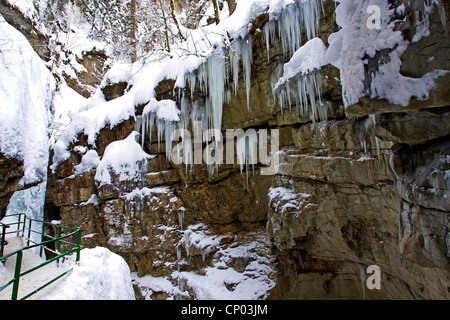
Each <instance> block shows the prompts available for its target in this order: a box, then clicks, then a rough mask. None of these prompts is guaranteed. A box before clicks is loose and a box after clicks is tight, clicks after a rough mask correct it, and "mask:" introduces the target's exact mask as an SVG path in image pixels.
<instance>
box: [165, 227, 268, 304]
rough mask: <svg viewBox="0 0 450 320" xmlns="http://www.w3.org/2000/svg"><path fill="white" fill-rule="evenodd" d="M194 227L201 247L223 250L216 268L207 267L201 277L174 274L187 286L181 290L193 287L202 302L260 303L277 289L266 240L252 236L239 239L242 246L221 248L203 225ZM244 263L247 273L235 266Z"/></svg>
mask: <svg viewBox="0 0 450 320" xmlns="http://www.w3.org/2000/svg"><path fill="white" fill-rule="evenodd" d="M200 227H201V226H200ZM192 228H193V229H194V230H195V229H196V230H197V232H196V233H197V235H196V236H195V239H196V240H194V242H195V243H197V245H199V246H200V247H203V248H204V250H205V249H206V250H208V249H210V250H211V252H213V250H212V247H211V246H214V247H215V248H216V250H219V251H218V252H217V253H216V254H215V255H214V259H213V263H212V265H211V266H208V267H206V268H204V269H203V270H202V272H201V274H199V273H197V272H187V271H183V272H179V271H175V272H173V274H172V277H173V278H174V279H176V280H177V281H178V282H179V283H182V284H184V285H182V286H181V287H180V290H181V291H183V292H184V291H185V289H187V288H189V289H190V290H192V291H193V293H194V296H195V299H198V300H257V299H264V298H265V297H267V295H268V293H269V291H270V289H272V288H273V287H274V286H275V282H274V281H273V279H272V275H273V273H274V270H273V269H272V268H271V267H270V266H269V264H270V255H269V254H268V253H267V252H265V253H263V251H264V249H263V247H264V240H263V239H262V238H261V237H258V236H257V235H256V234H252V235H250V239H248V240H249V241H245V240H244V241H242V240H243V239H239V240H240V241H239V240H238V239H236V240H238V241H239V244H237V245H235V246H229V247H226V248H220V247H219V243H218V242H219V240H220V239H217V237H214V236H213V237H212V238H211V237H210V236H208V234H207V232H205V230H204V229H202V228H200V229H198V228H199V225H196V226H192ZM189 230H192V229H189ZM202 230H203V232H202ZM193 233H194V232H193ZM193 233H191V235H190V237H192V236H193ZM254 236H255V238H254V239H252V238H251V237H254ZM240 261H241V268H242V269H243V270H239V269H240V268H236V267H234V268H233V267H232V266H235V265H236V264H239V262H240ZM236 269H238V270H236ZM186 287H187V288H186Z"/></svg>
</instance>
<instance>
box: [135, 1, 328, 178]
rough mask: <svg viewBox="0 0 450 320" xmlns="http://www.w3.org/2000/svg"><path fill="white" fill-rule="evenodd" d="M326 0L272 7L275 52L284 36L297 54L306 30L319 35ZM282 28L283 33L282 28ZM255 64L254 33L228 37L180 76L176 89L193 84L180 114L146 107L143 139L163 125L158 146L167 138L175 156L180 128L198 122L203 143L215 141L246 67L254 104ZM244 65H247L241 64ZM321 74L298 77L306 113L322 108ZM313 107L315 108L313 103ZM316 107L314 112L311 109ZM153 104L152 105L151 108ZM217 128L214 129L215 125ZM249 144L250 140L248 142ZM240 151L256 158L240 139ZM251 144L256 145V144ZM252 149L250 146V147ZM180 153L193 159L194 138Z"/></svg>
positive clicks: (269, 32) (268, 33) (270, 34)
mask: <svg viewBox="0 0 450 320" xmlns="http://www.w3.org/2000/svg"><path fill="white" fill-rule="evenodd" d="M272 9H273V10H272ZM321 9H322V0H296V1H294V2H293V3H292V4H289V5H286V6H282V7H280V8H271V9H269V16H270V21H269V22H268V23H266V25H265V26H264V28H263V32H264V35H265V40H266V44H267V52H268V55H269V50H270V46H271V45H272V44H273V43H274V42H275V39H276V38H277V37H278V38H279V39H280V41H281V43H282V46H283V51H284V53H285V55H286V56H287V55H293V54H294V53H295V51H296V50H298V48H300V47H301V45H302V34H305V35H306V38H307V39H311V38H313V37H315V36H316V35H317V32H318V26H319V18H320V11H321ZM277 29H278V34H277V32H276V30H277ZM252 64H253V39H252V36H251V35H246V36H245V37H244V38H243V37H241V36H238V37H236V38H235V39H233V40H232V41H231V42H227V41H224V43H223V45H219V46H218V47H216V48H215V50H214V51H213V52H212V53H211V54H210V55H209V56H208V58H206V59H205V61H204V62H203V63H202V64H200V66H199V67H198V68H195V70H193V71H192V70H190V71H188V72H186V74H184V75H183V76H182V79H183V81H180V79H177V82H176V87H177V88H175V89H185V88H186V87H187V86H189V88H190V94H191V99H190V100H192V101H195V102H193V103H192V102H188V99H187V97H186V94H188V93H187V90H179V91H178V99H177V101H178V108H179V109H180V113H179V119H178V120H177V121H175V120H174V119H161V118H160V117H158V115H157V112H155V111H150V112H145V110H144V114H143V116H142V125H141V131H142V139H143V141H144V140H145V135H146V132H147V133H148V132H150V133H151V132H152V130H153V128H154V127H155V126H156V128H157V138H158V146H159V145H160V144H161V142H162V141H165V143H166V156H167V158H168V159H169V160H170V159H171V156H172V147H171V146H172V138H173V133H174V132H175V130H176V129H180V130H187V129H188V128H189V125H190V124H193V123H194V121H201V122H202V125H203V127H202V134H203V142H209V141H213V140H214V137H213V134H212V133H211V132H214V130H219V131H221V129H222V110H223V105H224V103H226V102H228V101H230V99H231V94H232V92H233V91H234V94H237V91H238V88H239V76H240V71H241V68H242V74H243V76H242V77H243V79H244V81H245V87H246V98H247V106H248V108H249V109H250V91H251V74H252ZM241 65H242V67H241ZM320 83H321V81H320V75H319V74H317V75H315V76H313V77H311V78H308V79H306V80H303V79H299V80H298V94H297V98H298V99H297V100H298V104H299V105H300V106H301V107H300V111H301V112H305V113H311V112H312V113H313V114H315V113H317V112H320V111H317V110H318V108H316V106H315V98H314V97H315V96H316V94H317V93H320ZM195 93H200V96H201V97H204V99H200V100H199V99H196V98H195V97H194V95H195ZM279 96H280V97H282V99H281V100H283V99H284V98H283V97H284V96H286V100H289V99H290V95H289V89H286V90H285V91H283V90H282V91H281V92H280V94H279ZM310 106H312V107H310ZM309 108H311V110H312V111H309ZM146 109H147V108H146ZM211 129H212V130H211ZM247 143H248V142H247ZM237 147H238V150H237V155H238V157H240V158H241V159H240V160H239V161H240V163H246V162H249V161H250V162H251V161H252V159H251V157H252V155H250V154H249V153H248V152H247V151H248V150H249V148H248V146H246V145H245V143H241V144H238V146H237ZM250 149H251V148H250ZM246 150H247V151H246ZM177 151H178V154H179V156H181V157H183V159H184V160H185V161H184V163H186V166H187V164H188V163H189V164H192V163H193V161H192V155H193V144H192V141H190V140H188V141H184V143H183V145H182V146H181V147H180V145H179V150H177ZM209 169H210V173H214V171H215V170H216V169H217V165H209Z"/></svg>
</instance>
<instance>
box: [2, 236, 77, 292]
mask: <svg viewBox="0 0 450 320" xmlns="http://www.w3.org/2000/svg"><path fill="white" fill-rule="evenodd" d="M7 241H8V245H6V246H5V249H4V255H7V254H8V253H11V252H13V251H15V250H18V249H20V248H22V247H24V244H23V240H22V238H20V237H15V238H8V239H7ZM33 250H38V249H29V250H25V251H24V252H23V258H22V269H21V271H22V272H23V271H26V270H29V269H31V268H33V267H35V266H37V265H39V264H41V263H43V262H45V259H42V258H41V257H40V256H39V255H38V254H37V253H35V252H33ZM15 264H16V256H15V255H14V256H12V257H11V258H9V259H8V260H7V261H6V263H5V266H2V265H1V264H0V285H3V284H5V283H6V282H8V281H9V280H10V279H11V278H13V277H14V269H15ZM67 268H68V266H67V265H64V266H61V267H58V266H57V265H56V262H53V263H50V264H48V265H46V266H45V267H42V268H40V269H38V270H36V271H33V272H31V273H30V274H27V275H25V276H24V277H21V278H20V282H19V296H18V299H20V298H21V297H23V296H25V295H26V294H28V293H30V292H31V291H33V290H35V289H37V288H39V287H40V286H41V285H43V284H44V283H46V282H48V281H50V280H52V279H54V278H55V277H56V276H57V275H59V274H62V273H63V272H64V271H66V270H67ZM62 279H64V277H63V278H62ZM59 281H61V279H60V280H57V281H56V282H55V283H54V284H52V285H50V286H49V287H47V288H45V289H43V290H42V291H40V292H39V293H37V294H35V295H33V296H31V297H30V298H29V300H33V299H40V298H44V296H45V295H46V294H47V293H49V291H50V290H51V287H53V285H55V284H56V283H58V282H59ZM11 293H12V284H11V285H9V286H8V287H7V288H6V289H5V290H3V291H0V300H10V299H11Z"/></svg>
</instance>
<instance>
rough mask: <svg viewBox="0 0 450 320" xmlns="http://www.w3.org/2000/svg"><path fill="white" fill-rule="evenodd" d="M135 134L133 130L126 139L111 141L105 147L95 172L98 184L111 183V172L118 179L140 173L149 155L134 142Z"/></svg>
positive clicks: (133, 176)
mask: <svg viewBox="0 0 450 320" xmlns="http://www.w3.org/2000/svg"><path fill="white" fill-rule="evenodd" d="M137 135H139V134H138V133H137V132H136V131H133V132H132V133H131V134H130V135H129V136H128V137H127V138H126V139H124V140H119V141H115V142H112V143H111V144H109V145H108V146H107V147H106V149H105V153H104V154H103V157H102V159H101V161H100V163H99V164H98V167H97V171H96V174H95V181H96V182H97V183H98V184H99V186H102V185H105V184H111V182H112V179H111V174H117V175H119V180H120V181H125V180H128V181H130V180H134V179H135V178H138V177H139V176H140V174H142V172H143V170H144V169H143V168H144V167H145V165H146V161H147V160H148V159H149V158H151V156H150V155H148V154H147V153H145V152H144V151H143V150H142V148H141V146H140V144H139V143H137V142H136V136H137Z"/></svg>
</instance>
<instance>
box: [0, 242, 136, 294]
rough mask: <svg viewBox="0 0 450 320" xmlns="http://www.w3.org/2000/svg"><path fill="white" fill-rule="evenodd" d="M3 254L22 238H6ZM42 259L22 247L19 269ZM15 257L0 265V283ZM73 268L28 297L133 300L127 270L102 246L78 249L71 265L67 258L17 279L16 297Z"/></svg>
mask: <svg viewBox="0 0 450 320" xmlns="http://www.w3.org/2000/svg"><path fill="white" fill-rule="evenodd" d="M7 241H8V245H7V246H6V247H5V250H4V255H6V254H8V253H10V252H13V251H15V250H18V249H20V248H21V247H23V240H22V238H19V237H16V238H9V239H7ZM43 262H45V260H44V259H42V258H41V257H40V256H39V255H38V254H36V253H34V252H33V250H32V249H29V250H25V251H24V254H23V258H22V272H23V271H26V270H29V269H30V268H32V267H35V266H37V265H39V264H41V263H43ZM15 263H16V256H13V257H11V258H9V259H8V260H7V261H6V263H5V266H0V285H3V284H5V283H6V282H8V281H9V280H10V279H11V278H13V276H14V268H15ZM72 267H73V270H72V271H71V272H69V273H68V274H67V275H65V276H63V277H62V278H60V279H58V280H56V281H55V282H54V283H52V284H50V285H49V286H48V287H46V288H44V289H42V290H41V291H39V292H38V293H36V294H34V295H32V296H31V297H30V298H28V300H125V299H134V291H133V286H132V282H131V273H130V269H129V267H128V265H127V263H126V262H125V260H123V258H121V257H120V256H118V255H117V254H114V253H112V252H111V251H109V250H108V249H106V248H102V247H97V248H94V249H83V250H81V259H80V263H79V264H77V265H75V264H74V259H72V258H71V257H69V258H68V259H67V261H65V262H64V263H60V266H57V264H56V262H53V263H50V264H48V265H46V266H44V267H42V268H40V269H38V270H36V271H33V272H31V273H30V274H27V275H25V276H24V277H21V278H20V283H19V296H18V299H20V298H22V297H24V296H25V295H27V294H28V293H30V292H31V291H33V290H36V289H37V288H39V287H40V286H42V285H43V284H45V283H47V282H49V281H51V280H52V279H54V278H56V277H57V276H59V275H61V274H62V273H64V272H66V271H67V270H68V269H70V268H72ZM11 292H12V284H11V285H9V286H8V288H6V289H5V290H3V291H1V292H0V300H10V299H11Z"/></svg>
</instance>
